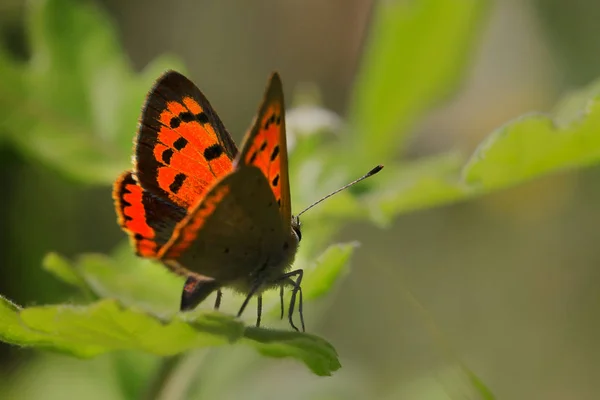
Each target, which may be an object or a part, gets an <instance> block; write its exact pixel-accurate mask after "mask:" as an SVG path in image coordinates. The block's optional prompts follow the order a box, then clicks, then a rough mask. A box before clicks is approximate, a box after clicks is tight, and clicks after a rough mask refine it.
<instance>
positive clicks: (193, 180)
mask: <svg viewBox="0 0 600 400" xmlns="http://www.w3.org/2000/svg"><path fill="white" fill-rule="evenodd" d="M236 154H237V148H236V146H235V143H234V142H233V139H232V138H231V135H229V133H228V132H227V130H226V129H225V127H224V126H223V123H222V122H221V120H220V119H219V117H218V116H217V113H216V112H215V110H214V109H213V108H212V106H211V105H210V103H209V102H208V100H207V99H206V97H204V95H203V94H202V92H201V91H200V89H198V88H197V87H196V85H194V84H193V83H192V82H191V81H190V80H189V79H187V78H186V77H184V76H183V75H181V74H179V73H177V72H174V71H168V72H166V73H165V74H163V75H162V76H161V77H160V78H159V79H158V80H157V81H156V83H155V85H154V87H153V88H152V90H151V91H150V93H149V94H148V96H147V99H146V104H145V106H144V109H143V111H142V117H141V120H140V126H139V129H138V135H137V138H136V145H135V166H134V175H135V177H136V179H137V181H138V182H139V184H140V186H141V187H142V188H144V189H145V190H147V191H149V192H151V193H152V194H154V195H155V196H157V197H159V198H162V199H164V200H167V201H169V202H170V203H173V204H176V205H177V206H179V207H183V208H185V209H188V210H189V209H190V208H192V207H193V205H194V204H195V203H196V202H197V201H198V200H199V199H201V198H202V196H203V195H204V194H205V193H206V192H207V190H208V189H209V188H210V187H211V186H212V185H213V184H214V183H215V182H216V180H217V179H218V178H221V177H223V176H224V175H226V174H227V173H229V172H231V170H232V160H233V159H234V157H235V156H236Z"/></svg>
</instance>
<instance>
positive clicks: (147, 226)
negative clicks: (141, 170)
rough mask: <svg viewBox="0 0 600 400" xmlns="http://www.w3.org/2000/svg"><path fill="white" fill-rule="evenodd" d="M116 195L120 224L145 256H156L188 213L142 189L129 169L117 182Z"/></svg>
mask: <svg viewBox="0 0 600 400" xmlns="http://www.w3.org/2000/svg"><path fill="white" fill-rule="evenodd" d="M113 198H114V201H115V208H116V210H117V216H118V222H119V225H120V226H121V228H123V230H124V231H125V232H127V233H128V234H129V237H130V239H131V241H132V244H133V246H134V248H135V250H136V253H137V254H138V255H139V256H142V257H155V256H156V254H157V253H158V251H159V250H160V248H161V247H162V246H163V245H164V244H165V243H167V241H168V240H169V238H170V237H171V235H172V233H173V230H174V229H175V226H176V224H177V223H178V222H179V221H181V220H182V219H183V218H184V217H185V215H186V210H185V209H184V208H181V207H179V206H176V205H174V204H172V203H169V202H167V201H165V200H163V199H161V198H159V197H157V196H154V195H153V194H151V193H150V192H148V191H145V190H144V189H142V187H141V186H140V185H138V183H137V182H136V181H135V179H134V178H133V174H132V173H131V172H130V171H127V172H124V173H123V174H121V176H120V177H119V178H118V179H117V181H116V182H115V184H114V188H113Z"/></svg>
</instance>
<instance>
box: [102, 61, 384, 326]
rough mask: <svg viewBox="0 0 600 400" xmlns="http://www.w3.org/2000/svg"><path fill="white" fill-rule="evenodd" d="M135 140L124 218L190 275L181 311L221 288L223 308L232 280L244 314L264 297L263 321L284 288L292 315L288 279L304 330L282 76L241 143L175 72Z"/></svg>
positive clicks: (122, 194)
mask: <svg viewBox="0 0 600 400" xmlns="http://www.w3.org/2000/svg"><path fill="white" fill-rule="evenodd" d="M134 143H135V147H134V156H133V170H132V171H126V172H124V173H123V174H121V176H120V177H119V178H118V179H117V180H116V182H115V184H114V190H113V198H114V201H115V207H116V211H117V215H118V222H119V224H120V225H121V227H122V228H123V230H124V231H125V232H126V233H127V234H128V235H129V236H130V239H131V242H132V245H133V247H134V248H135V251H136V253H137V254H138V255H139V256H141V257H147V258H152V259H157V260H160V261H161V262H162V263H163V264H164V265H166V266H167V267H168V268H169V269H171V270H172V271H174V272H175V273H177V274H180V275H183V276H184V277H186V282H185V285H184V287H183V293H182V295H181V306H180V309H181V310H182V311H184V310H191V309H193V308H195V307H196V306H197V305H198V304H200V302H202V301H203V300H204V299H206V298H207V297H208V296H209V295H210V294H211V293H213V292H215V291H216V292H217V297H216V303H215V308H216V309H218V308H219V305H220V302H221V296H222V293H221V289H222V288H231V289H234V290H236V291H238V292H241V293H243V294H245V295H246V299H245V301H244V303H243V304H242V306H241V308H240V310H239V312H238V316H240V315H241V314H242V312H243V311H244V309H245V307H246V306H247V304H248V302H249V301H250V299H251V298H252V297H253V296H254V295H256V296H257V298H258V317H257V322H256V325H257V326H259V325H260V319H261V311H262V296H261V293H262V292H263V291H264V290H266V289H270V288H279V289H280V295H281V301H282V303H281V304H282V306H281V307H282V309H281V311H282V312H281V315H282V317H283V289H284V287H286V286H287V287H291V288H292V296H291V300H290V305H289V311H288V319H289V322H290V324H291V326H292V327H293V328H294V329H296V330H298V328H297V327H296V326H295V325H294V322H293V319H292V313H293V311H294V307H295V303H296V298H297V296H299V298H298V311H299V314H300V321H301V325H302V330H304V317H303V314H302V289H301V287H300V284H301V282H302V274H303V271H302V270H301V269H297V270H293V271H289V270H290V268H291V265H292V263H293V261H294V257H295V254H296V250H297V249H298V243H299V242H300V240H301V239H302V234H301V232H300V220H299V218H298V216H296V217H294V216H292V210H291V202H290V186H289V178H288V152H287V146H286V134H285V110H284V101H283V89H282V85H281V80H280V78H279V75H278V74H277V73H274V74H273V75H272V76H271V78H270V80H269V83H268V86H267V90H266V93H265V96H264V100H263V102H262V104H261V106H260V108H259V111H258V115H257V117H256V118H255V120H254V122H253V123H252V126H251V128H250V130H249V132H248V133H247V134H246V138H245V140H244V144H243V145H242V148H241V151H238V149H237V147H236V145H235V143H234V141H233V139H232V138H231V135H230V134H229V132H228V131H227V130H226V129H225V127H224V126H223V123H222V122H221V120H220V119H219V117H218V115H217V113H216V112H215V110H214V109H213V108H212V106H211V105H210V103H209V102H208V100H207V99H206V97H204V95H203V94H202V92H201V91H200V89H198V88H197V87H196V86H195V85H194V84H193V83H192V82H191V81H190V80H189V79H187V78H186V77H185V76H183V75H181V74H180V73H178V72H175V71H167V72H166V73H164V74H163V75H162V76H161V77H160V78H159V79H158V80H157V81H156V83H155V84H154V87H153V88H152V89H151V90H150V93H149V94H148V96H147V98H146V102H145V104H144V107H143V109H142V115H141V118H140V121H139V126H138V131H137V135H136V137H135V140H134ZM381 168H382V166H378V167H376V168H374V169H373V170H372V171H371V172H369V173H368V174H367V175H365V176H364V177H362V178H360V179H358V180H356V181H354V182H352V183H351V184H353V183H356V182H358V181H360V180H362V179H364V178H366V177H368V176H371V175H373V174H375V173H376V172H378V171H379V170H381ZM351 184H349V185H346V186H345V187H347V186H350V185H351ZM345 187H344V188H345ZM342 189H343V188H342ZM339 190H341V189H339ZM339 190H337V191H336V192H334V193H337V192H338V191H339ZM334 193H332V194H334ZM326 197H329V196H326ZM326 197H325V198H326ZM325 198H323V199H325ZM323 199H321V200H320V201H322V200H323ZM320 201H319V202H320ZM319 202H317V203H319ZM317 203H315V204H317ZM315 204H313V205H315ZM311 207H312V206H311ZM309 208H310V207H309ZM307 209H308V208H307ZM305 211H306V210H305ZM298 215H299V214H298Z"/></svg>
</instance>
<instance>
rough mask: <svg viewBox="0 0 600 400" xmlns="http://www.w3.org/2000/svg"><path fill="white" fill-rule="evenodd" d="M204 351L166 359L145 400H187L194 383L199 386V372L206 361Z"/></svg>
mask: <svg viewBox="0 0 600 400" xmlns="http://www.w3.org/2000/svg"><path fill="white" fill-rule="evenodd" d="M205 353H206V352H204V351H202V352H201V353H199V352H193V353H190V354H188V355H183V354H179V355H176V356H173V357H169V358H165V359H164V360H163V361H162V363H161V365H160V367H159V369H158V371H157V373H156V375H155V377H154V379H153V380H152V381H151V382H150V384H149V386H148V390H147V392H146V395H145V397H144V399H147V400H185V399H188V398H189V396H188V393H189V391H190V389H191V386H192V383H193V384H194V386H197V385H198V376H197V372H198V369H199V368H200V365H201V364H202V361H203V360H204V354H205Z"/></svg>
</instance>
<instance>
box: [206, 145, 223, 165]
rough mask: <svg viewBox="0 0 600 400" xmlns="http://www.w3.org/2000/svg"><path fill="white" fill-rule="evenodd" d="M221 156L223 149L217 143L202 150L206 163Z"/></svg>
mask: <svg viewBox="0 0 600 400" xmlns="http://www.w3.org/2000/svg"><path fill="white" fill-rule="evenodd" d="M221 154H223V147H222V146H221V145H220V144H219V143H215V144H213V145H211V146H208V147H207V148H206V149H204V158H205V159H206V161H212V160H214V159H215V158H219V157H220V156H221Z"/></svg>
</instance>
